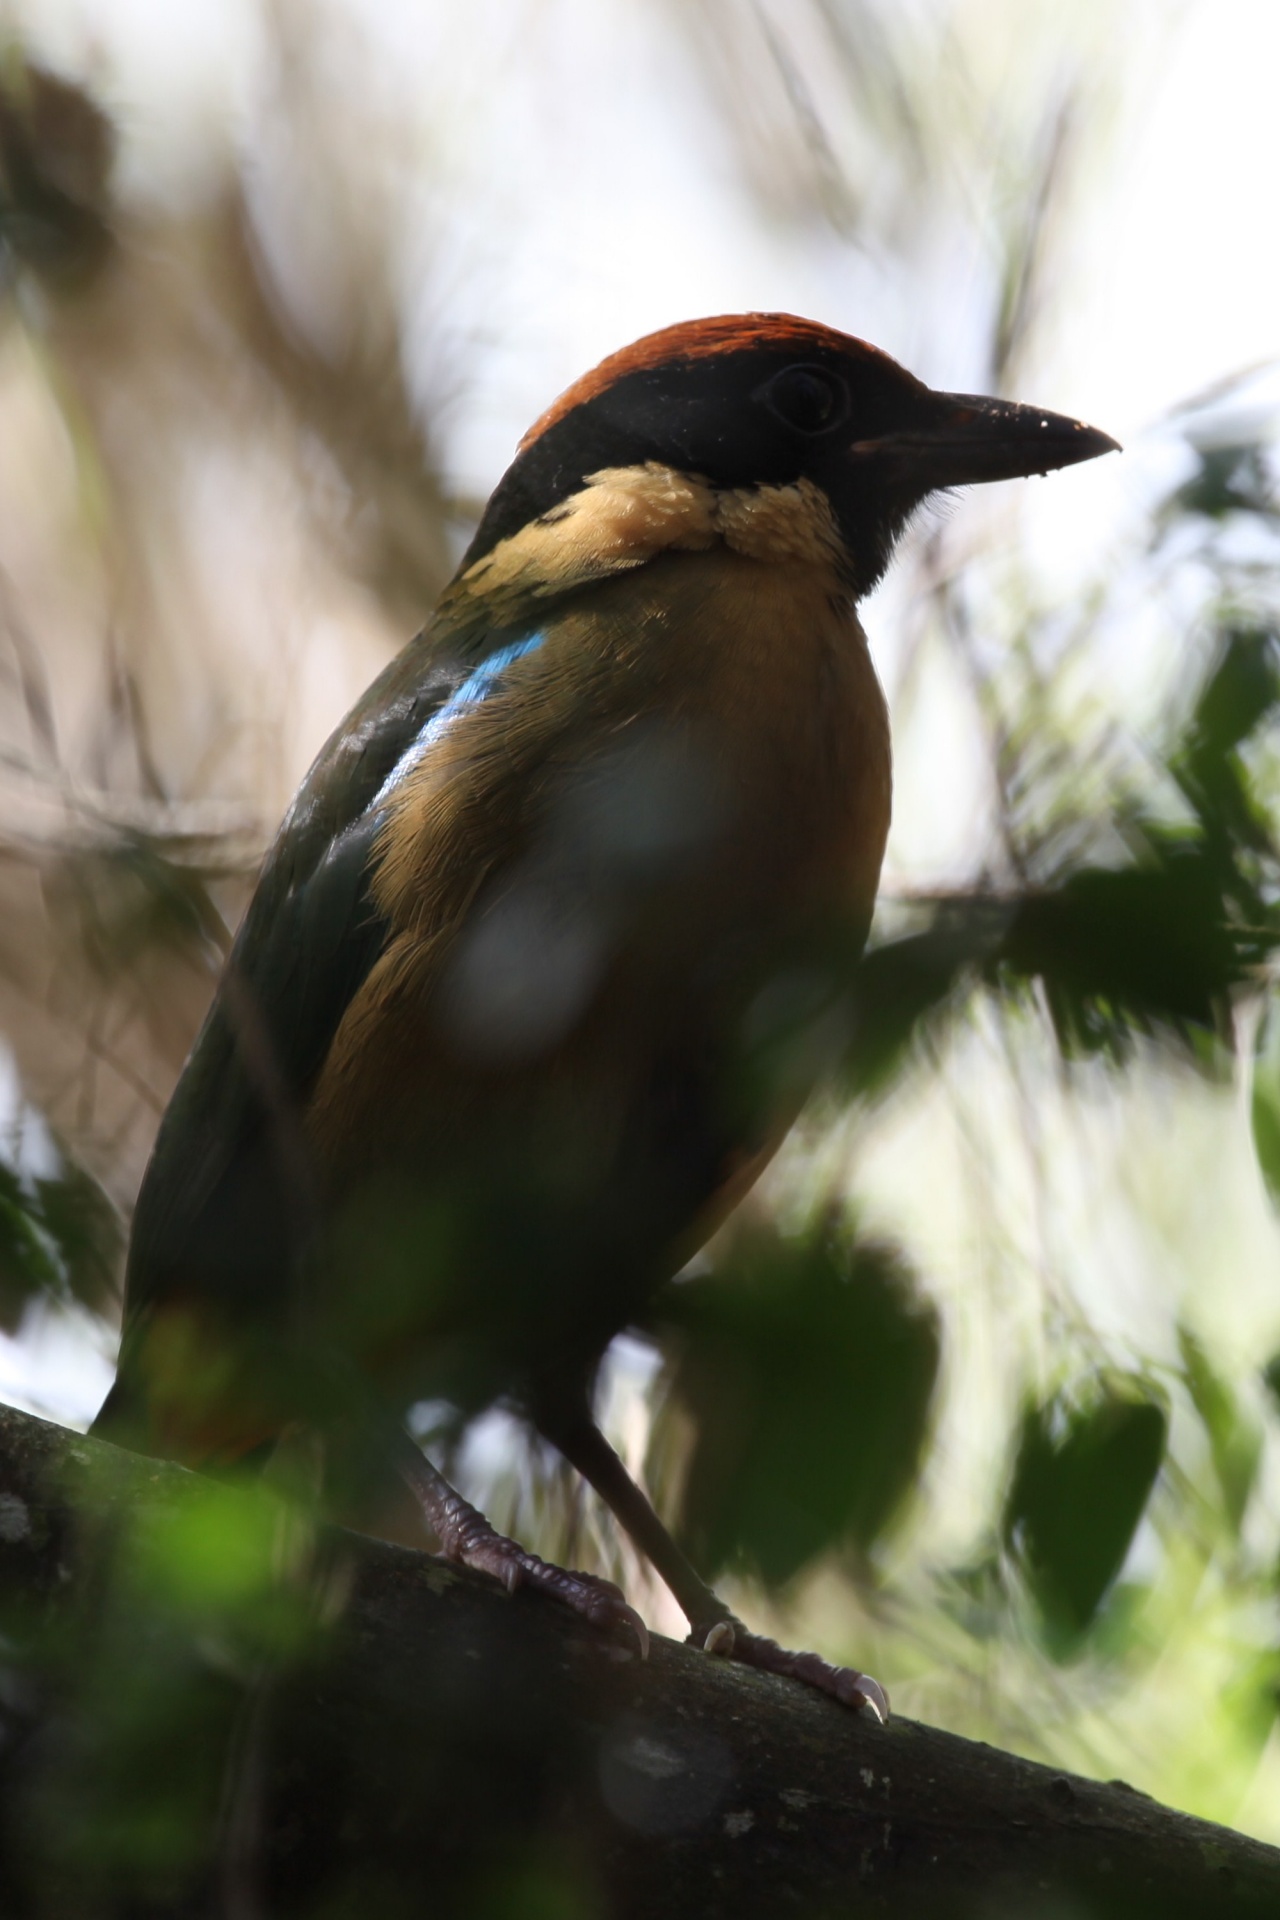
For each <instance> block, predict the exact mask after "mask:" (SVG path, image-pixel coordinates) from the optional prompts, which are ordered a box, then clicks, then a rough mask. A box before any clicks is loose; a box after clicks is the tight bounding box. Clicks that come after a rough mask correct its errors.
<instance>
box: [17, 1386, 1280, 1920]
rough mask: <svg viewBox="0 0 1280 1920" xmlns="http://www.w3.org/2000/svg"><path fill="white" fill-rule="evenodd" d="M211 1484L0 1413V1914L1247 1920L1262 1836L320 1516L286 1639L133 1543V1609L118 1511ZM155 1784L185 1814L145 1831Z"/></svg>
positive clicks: (175, 1505)
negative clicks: (576, 1615)
mask: <svg viewBox="0 0 1280 1920" xmlns="http://www.w3.org/2000/svg"><path fill="white" fill-rule="evenodd" d="M242 1498H244V1499H246V1501H247V1499H248V1497H247V1496H241V1495H238V1494H229V1493H227V1492H226V1491H225V1490H221V1489H216V1488H213V1487H211V1486H210V1484H209V1483H208V1482H205V1481H203V1480H201V1479H199V1478H197V1477H196V1476H194V1475H191V1474H188V1473H185V1472H183V1471H182V1470H181V1469H180V1468H177V1467H169V1466H163V1465H158V1464H157V1463H155V1462H153V1461H144V1460H140V1459H135V1458H133V1457H132V1456H129V1455H125V1454H121V1453H118V1452H117V1451H116V1450H115V1449H112V1448H108V1447H105V1446H102V1445H101V1444H99V1443H97V1442H93V1441H89V1440H85V1439H83V1438H82V1437H81V1436H79V1435H75V1434H69V1433H66V1432H63V1431H62V1430H61V1429H59V1428H56V1427H52V1426H50V1425H48V1424H47V1423H45V1422H42V1421H38V1420H35V1419H32V1418H30V1417H28V1416H26V1415H22V1414H18V1413H15V1412H12V1411H8V1410H3V1409H0V1613H2V1616H3V1621H4V1625H5V1631H6V1634H7V1640H8V1655H7V1658H8V1660H9V1663H10V1672H9V1675H8V1679H7V1683H6V1685H5V1687H4V1689H3V1691H2V1692H0V1731H2V1732H3V1735H4V1739H3V1743H2V1744H0V1794H2V1795H3V1798H2V1801H0V1836H2V1838H3V1843H4V1856H3V1864H2V1866H0V1911H3V1912H4V1914H5V1915H6V1916H10V1915H12V1916H14V1920H26V1916H28V1915H30V1916H32V1920H54V1917H55V1916H56V1920H82V1917H83V1920H117V1917H119V1920H124V1916H129V1917H130V1920H132V1916H134V1915H138V1916H147V1917H148V1920H161V1916H163V1917H164V1920H171V1917H172V1920H177V1917H178V1916H183V1920H185V1916H187V1915H191V1916H193V1920H194V1916H196V1915H199V1916H201V1920H205V1917H206V1916H210V1915H219V1916H220V1915H224V1914H225V1915H227V1916H229V1917H230V1920H266V1916H272V1920H274V1916H276V1915H282V1916H294V1915H297V1916H300V1917H301V1916H307V1917H308V1920H310V1917H311V1916H315V1917H316V1920H321V1916H323V1920H337V1917H338V1916H345V1915H348V1914H350V1915H352V1916H355V1915H357V1914H359V1915H365V1916H370V1920H383V1917H384V1916H386V1917H387V1920H396V1917H397V1916H400V1915H404V1916H409V1915H419V1914H428V1913H430V1914H435V1915H447V1916H452V1915H454V1914H458V1915H462V1916H471V1915H474V1916H476V1920H481V1916H495V1917H496V1916H505V1915H510V1916H511V1917H512V1920H519V1917H521V1916H526V1915H527V1916H530V1920H533V1916H538V1917H539V1920H542V1916H554V1917H555V1920H560V1917H561V1916H563V1920H596V1917H597V1916H598V1917H599V1920H631V1917H632V1916H635V1917H636V1920H639V1917H640V1916H645V1920H719V1917H720V1916H726V1920H753V1917H754V1916H757V1915H759V1916H772V1915H775V1914H776V1915H788V1916H789V1915H797V1916H814V1920H817V1917H818V1916H836V1915H846V1914H847V1915H851V1916H853V1915H861V1914H879V1915H903V1916H907V1915H910V1916H912V1920H916V1917H917V1916H925V1917H926V1920H927V1916H930V1915H934V1914H937V1915H958V1916H970V1915H972V1916H974V1920H977V1916H982V1920H1002V1917H1003V1916H1006V1915H1007V1916H1009V1920H1013V1916H1019V1917H1020V1920H1021V1917H1022V1916H1044V1920H1065V1917H1066V1916H1070V1917H1071V1920H1077V1917H1078V1920H1085V1917H1087V1916H1094V1915H1097V1916H1104V1915H1105V1916H1111V1915H1116V1916H1119V1915H1124V1916H1126V1920H1128V1916H1132V1915H1146V1914H1149V1915H1151V1916H1153V1917H1154V1916H1160V1920H1166V1916H1167V1917H1168V1920H1176V1916H1184V1915H1185V1916H1190V1915H1200V1914H1204V1915H1242V1916H1243V1915H1248V1916H1252V1915H1255V1914H1256V1915H1258V1916H1263V1915H1266V1916H1268V1917H1269V1920H1274V1916H1275V1915H1277V1914H1280V1851H1277V1850H1275V1849H1272V1848H1269V1847H1266V1846H1263V1845H1261V1844H1260V1843H1258V1842H1256V1841H1253V1840H1249V1839H1247V1838H1244V1837H1243V1836H1241V1835H1239V1834H1236V1833H1233V1832H1230V1831H1229V1830H1227V1829H1225V1828H1221V1827H1216V1826H1211V1825H1209V1824H1208V1823H1206V1822H1204V1821H1198V1820H1193V1819H1190V1818H1187V1817H1186V1816H1184V1815H1181V1814H1177V1813H1174V1812H1171V1811H1170V1810H1169V1809H1167V1808H1165V1807H1162V1806H1159V1805H1157V1804H1156V1803H1155V1802H1153V1801H1151V1800H1149V1799H1147V1798H1146V1797H1145V1796H1143V1795H1141V1794H1139V1793H1136V1792H1134V1791H1133V1790H1132V1789H1129V1788H1127V1787H1125V1786H1123V1785H1122V1784H1120V1783H1116V1782H1113V1783H1111V1784H1110V1785H1101V1784H1098V1783H1096V1782H1093V1781H1088V1780H1084V1779H1080V1778H1077V1777H1075V1776H1072V1775H1067V1774H1063V1773H1058V1772H1054V1771H1053V1770H1052V1769H1050V1768H1046V1767H1043V1766H1037V1765H1034V1764H1032V1763H1031V1762H1028V1761H1025V1760H1021V1759H1018V1758H1016V1757H1015V1756H1013V1755H1011V1754H1007V1753H1002V1752H999V1751H997V1750H995V1749H992V1748H990V1747H986V1746H983V1745H979V1744H977V1743H974V1742H971V1741H967V1740H962V1739H958V1738H956V1737H955V1736H954V1735H950V1734H946V1733H943V1732H940V1731H938V1730H936V1729H934V1728H930V1727H925V1726H920V1725H917V1724H916V1723H914V1722H912V1721H909V1720H904V1719H895V1720H893V1721H892V1722H891V1723H890V1725H889V1726H888V1727H886V1728H882V1727H879V1726H877V1725H875V1724H874V1722H871V1721H869V1720H868V1719H867V1718H865V1717H860V1716H854V1715H851V1714H849V1713H848V1712H846V1711H844V1710H843V1709H841V1708H839V1707H837V1706H836V1705H834V1704H833V1703H832V1702H830V1701H828V1700H825V1699H823V1698H820V1697H819V1696H817V1695H815V1694H812V1693H810V1692H808V1691H807V1690H806V1689H804V1688H803V1687H800V1686H797V1685H794V1684H793V1683H790V1682H787V1681H782V1680H776V1679H773V1678H771V1677H769V1676H766V1675H762V1674H755V1673H750V1672H745V1671H743V1670H741V1669H739V1668H736V1667H733V1666H732V1665H729V1664H727V1663H725V1662H722V1661H718V1660H715V1659H712V1658H709V1657H708V1656H706V1655H703V1654H699V1653H695V1652H693V1651H691V1650H690V1649H688V1648H685V1647H682V1646H679V1645H676V1644H674V1643H672V1642H669V1641H664V1640H661V1639H659V1640H656V1641H655V1644H654V1648H653V1653H652V1657H651V1659H650V1660H649V1662H648V1663H647V1664H645V1665H643V1666H642V1665H639V1664H638V1663H636V1662H635V1661H634V1660H631V1659H630V1658H622V1657H617V1656H616V1655H615V1653H614V1651H613V1650H612V1649H610V1648H608V1647H606V1646H604V1645H602V1644H601V1642H600V1641H599V1640H598V1639H597V1638H596V1637H594V1636H593V1635H592V1634H591V1633H590V1632H589V1631H588V1630H586V1629H585V1628H583V1627H582V1626H581V1625H580V1624H579V1623H578V1622H577V1621H576V1620H574V1619H573V1618H571V1617H570V1616H569V1615H567V1614H565V1613H562V1611H561V1610H560V1609H558V1608H557V1607H556V1606H555V1605H554V1604H552V1603H550V1602H545V1601H542V1600H540V1599H538V1598H536V1597H535V1596H532V1595H524V1594H518V1595H516V1596H515V1597H514V1598H509V1597H508V1596H507V1595H506V1594H504V1593H502V1592H501V1591H499V1590H498V1589H497V1588H496V1587H494V1586H493V1585H491V1584H490V1583H488V1582H486V1581H484V1580H483V1579H481V1578H479V1577H477V1576H474V1575H470V1574H466V1573H462V1572H458V1571H455V1570H452V1569H449V1568H446V1567H444V1566H443V1565H442V1564H441V1563H439V1562H438V1561H435V1560H432V1559H431V1558H429V1557H427V1556H424V1555H421V1554H415V1553H412V1552H409V1551H408V1550H406V1549H402V1548H397V1547H392V1546H389V1545H386V1544H384V1543H380V1542H376V1541H368V1540H363V1539H358V1538H356V1537H355V1536H350V1535H344V1534H342V1533H340V1532H337V1531H336V1530H335V1531H333V1532H331V1533H326V1534H325V1535H323V1536H322V1537H321V1539H320V1540H319V1542H318V1543H315V1544H313V1546H312V1548H311V1549H310V1553H309V1558H308V1560H307V1570H306V1575H305V1582H304V1584H305V1585H306V1588H307V1593H308V1602H307V1604H308V1607H309V1616H308V1617H309V1618H310V1619H311V1621H312V1625H313V1631H312V1632H311V1633H310V1634H308V1635H299V1634H297V1633H296V1632H293V1631H292V1630H286V1629H285V1628H283V1627H280V1628H279V1629H278V1630H277V1628H276V1627H273V1626H272V1625H271V1618H272V1616H270V1614H269V1612H268V1613H267V1614H262V1613H261V1612H259V1614H258V1615H257V1616H255V1618H256V1621H257V1624H256V1626H255V1630H254V1636H253V1637H252V1648H253V1651H252V1652H246V1651H245V1648H246V1645H247V1644H248V1643H247V1642H245V1641H244V1639H243V1635H241V1636H240V1637H239V1638H237V1634H236V1633H235V1632H232V1631H230V1630H229V1629H228V1627H227V1624H226V1619H225V1618H224V1617H219V1616H217V1614H216V1611H215V1612H214V1613H210V1612H208V1608H207V1603H205V1602H203V1601H201V1600H200V1599H199V1598H198V1596H197V1599H196V1601H195V1602H194V1603H193V1609H192V1608H191V1607H189V1608H188V1613H187V1614H183V1612H182V1607H183V1605H186V1602H185V1601H183V1600H182V1595H183V1593H186V1592H187V1589H186V1588H184V1587H183V1584H182V1582H183V1580H184V1579H185V1578H186V1573H185V1572H184V1571H183V1569H182V1567H181V1565H180V1566H179V1572H178V1575H177V1576H175V1574H174V1571H173V1565H172V1563H170V1562H164V1561H163V1560H161V1561H155V1562H154V1565H155V1566H156V1567H158V1568H160V1571H159V1572H157V1573H156V1574H155V1576H154V1581H153V1584H159V1585H160V1586H164V1584H165V1582H168V1583H169V1584H170V1586H173V1583H174V1580H175V1578H176V1580H177V1585H176V1587H175V1588H174V1591H175V1592H177V1594H178V1600H177V1601H175V1600H174V1599H173V1594H172V1593H170V1596H169V1602H168V1603H167V1607H168V1610H167V1611H166V1610H165V1608H164V1607H160V1608H159V1610H158V1611H157V1604H156V1601H155V1594H154V1593H153V1592H152V1591H151V1589H150V1587H149V1586H148V1575H147V1572H146V1569H147V1566H148V1565H149V1564H153V1563H151V1562H148V1561H147V1558H146V1555H145V1553H144V1554H143V1555H142V1557H141V1558H139V1557H138V1554H137V1553H136V1552H135V1553H134V1555H133V1557H132V1558H122V1556H121V1550H120V1548H119V1541H120V1539H121V1538H122V1537H123V1535H124V1533H125V1532H126V1531H128V1532H129V1533H130V1537H131V1538H136V1536H137V1525H138V1521H139V1517H141V1518H142V1520H143V1522H144V1523H150V1522H151V1521H153V1520H154V1521H155V1523H156V1524H157V1525H161V1524H163V1525H164V1526H171V1527H176V1528H177V1529H178V1532H177V1534H176V1536H174V1537H176V1538H178V1539H179V1540H185V1541H189V1542H191V1543H192V1544H191V1546H190V1549H189V1551H190V1552H191V1553H192V1554H194V1555H195V1556H196V1557H197V1558H198V1557H199V1554H200V1553H202V1552H207V1550H208V1542H209V1541H210V1540H216V1539H217V1538H226V1537H227V1536H225V1534H224V1535H221V1536H220V1535H218V1534H217V1532H216V1529H215V1531H214V1532H213V1533H210V1532H208V1531H207V1530H205V1531H203V1532H202V1531H201V1528H202V1526H203V1518H202V1516H205V1515H206V1514H207V1513H213V1512H216V1514H217V1515H218V1516H221V1518H220V1520H219V1524H221V1520H222V1519H224V1518H225V1514H226V1512H227V1511H228V1503H230V1507H231V1509H234V1506H235V1502H236V1501H237V1500H240V1499H242ZM246 1510H247V1509H246ZM255 1524H256V1522H255ZM183 1529H187V1531H186V1532H184V1531H183ZM144 1533H145V1527H144ZM202 1542H203V1543H204V1544H203V1545H202V1544H201V1543H202ZM286 1557H287V1556H286ZM166 1568H167V1571H166V1570H165V1569H166ZM187 1571H189V1569H188V1570H187ZM214 1573H215V1584H216V1579H217V1578H222V1580H223V1589H222V1590H224V1591H226V1590H229V1589H228V1588H227V1581H228V1579H229V1578H230V1575H229V1572H228V1569H227V1568H226V1567H222V1568H219V1567H217V1565H216V1564H215V1568H214ZM294 1578H295V1582H296V1579H297V1576H296V1574H295V1576H294ZM232 1584H234V1583H232ZM191 1591H193V1592H194V1591H195V1589H194V1588H193V1589H191ZM189 1597H190V1595H189V1594H188V1598H189ZM202 1607H204V1608H205V1611H204V1612H203V1613H202V1611H201V1609H202ZM175 1608H176V1612H175ZM179 1617H181V1619H182V1620H183V1621H185V1623H186V1624H185V1626H184V1628H183V1631H182V1632H179V1631H178V1630H177V1629H176V1628H175V1626H174V1621H175V1618H179ZM264 1620H265V1621H266V1622H267V1624H266V1626H264V1625H263V1621H264ZM166 1663H168V1664H167V1665H166ZM166 1674H168V1675H169V1680H168V1681H167V1682H166V1679H165V1675H166ZM104 1702H105V1704H104ZM166 1702H167V1703H168V1706H167V1708H166V1704H165V1703H166ZM166 1713H167V1714H168V1717H167V1718H166ZM148 1714H151V1715H152V1716H153V1720H149V1719H148ZM155 1716H158V1717H155ZM140 1729H141V1731H140ZM140 1755H141V1758H140ZM175 1781H178V1782H185V1783H187V1785H185V1786H184V1787H183V1790H182V1794H179V1795H178V1799H179V1801H181V1805H182V1807H183V1808H184V1809H185V1814H184V1820H185V1824H184V1820H178V1821H177V1824H176V1825H171V1826H170V1827H168V1828H166V1827H165V1826H164V1824H163V1822H160V1823H159V1824H157V1825H156V1828H155V1836H154V1837H153V1839H152V1840H151V1842H150V1843H146V1836H147V1833H148V1832H149V1831H150V1830H149V1829H148V1827H147V1817H148V1812H149V1811H150V1812H151V1813H152V1814H155V1810H156V1807H157V1806H163V1805H167V1804H168V1802H167V1800H166V1795H170V1797H172V1793H173V1792H174V1791H176V1789H175V1788H174V1782H175ZM192 1782H194V1783H195V1784H194V1785H191V1783H192ZM183 1795H185V1796H186V1797H185V1798H183ZM193 1809H194V1811H193ZM139 1833H141V1834H142V1836H143V1842H144V1843H145V1844H134V1842H136V1841H137V1838H138V1834H139ZM148 1844H149V1845H150V1851H148Z"/></svg>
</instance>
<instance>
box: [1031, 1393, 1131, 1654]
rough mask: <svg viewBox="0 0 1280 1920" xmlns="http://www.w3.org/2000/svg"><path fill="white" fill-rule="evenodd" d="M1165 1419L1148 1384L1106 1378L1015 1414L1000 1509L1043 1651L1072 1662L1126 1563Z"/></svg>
mask: <svg viewBox="0 0 1280 1920" xmlns="http://www.w3.org/2000/svg"><path fill="white" fill-rule="evenodd" d="M1168 1425H1169V1422H1168V1415H1167V1413H1166V1411H1165V1409H1164V1407H1163V1406H1161V1405H1159V1404H1158V1403H1157V1402H1156V1401H1155V1400H1154V1399H1153V1398H1152V1397H1151V1391H1150V1388H1149V1386H1148V1384H1147V1383H1146V1382H1145V1381H1143V1380H1141V1379H1139V1378H1137V1377H1135V1376H1128V1375H1108V1376H1106V1377H1105V1378H1104V1379H1102V1380H1100V1381H1097V1382H1095V1383H1093V1385H1092V1387H1091V1389H1090V1390H1089V1391H1088V1393H1087V1394H1086V1395H1085V1396H1083V1397H1077V1398H1073V1399H1072V1400H1068V1399H1067V1398H1066V1397H1065V1396H1062V1395H1059V1396H1057V1397H1056V1398H1054V1399H1052V1400H1050V1401H1049V1402H1047V1403H1046V1404H1045V1405H1042V1406H1031V1407H1028V1408H1027V1410H1026V1412H1025V1413H1024V1415H1023V1419H1022V1427H1021V1432H1020V1435H1019V1439H1018V1447H1017V1453H1016V1457H1015V1462H1014V1469H1013V1477H1012V1480H1011V1482H1010V1486H1009V1492H1008V1495H1007V1498H1006V1501H1005V1509H1004V1521H1003V1528H1004V1537H1005V1541H1006V1543H1007V1544H1008V1545H1009V1546H1010V1547H1011V1548H1012V1550H1013V1552H1014V1553H1015V1555H1016V1556H1017V1558H1018V1561H1019V1562H1020V1564H1021V1567H1022V1570H1023V1572H1024V1574H1025V1576H1026V1579H1027V1583H1028V1585H1029V1587H1030V1589H1031V1591H1032V1593H1033V1595H1034V1596H1035V1600H1036V1603H1037V1606H1038V1608H1039V1610H1040V1614H1041V1618H1042V1620H1043V1622H1044V1625H1045V1628H1046V1630H1047V1638H1048V1642H1049V1645H1050V1648H1051V1650H1052V1651H1053V1652H1054V1653H1055V1654H1056V1655H1057V1657H1059V1658H1067V1657H1070V1655H1071V1654H1072V1653H1074V1652H1075V1651H1076V1649H1077V1647H1078V1645H1079V1642H1080V1640H1081V1638H1082V1637H1083V1635H1084V1634H1085V1632H1086V1631H1087V1630H1088V1628H1089V1627H1090V1626H1091V1625H1092V1623H1093V1621H1094V1618H1095V1616H1096V1615H1097V1612H1098V1609H1099V1607H1100V1606H1101V1605H1102V1601H1103V1598H1104V1596H1105V1595H1106V1592H1107V1589H1108V1588H1109V1587H1110V1586H1111V1583H1112V1582H1113V1581H1114V1579H1115V1578H1116V1576H1117V1574H1118V1573H1119V1571H1120V1569H1121V1567H1122V1566H1123V1565H1124V1560H1125V1556H1126V1554H1127V1553H1128V1551H1129V1548H1130V1545H1131V1544H1132V1541H1133V1536H1134V1534H1135V1532H1136V1531H1137V1527H1138V1522H1139V1521H1140V1520H1141V1518H1142V1515H1143V1513H1144V1511H1145V1509H1146V1505H1147V1501H1148V1500H1149V1499H1150V1497H1151V1491H1152V1488H1153V1487H1154V1485H1155V1481H1156V1475H1157V1474H1158V1472H1159V1471H1160V1463H1161V1461H1162V1460H1163V1458H1164V1449H1165V1441H1166V1438H1167V1435H1168Z"/></svg>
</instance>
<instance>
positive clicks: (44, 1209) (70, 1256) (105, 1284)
mask: <svg viewBox="0 0 1280 1920" xmlns="http://www.w3.org/2000/svg"><path fill="white" fill-rule="evenodd" d="M122 1245H123V1233H122V1229H121V1224H120V1219H119V1215H118V1214H117V1213H116V1210H115V1208H114V1207H113V1206H112V1204H111V1201H110V1200H109V1199H108V1198H107V1196H106V1194H105V1193H104V1192H103V1190H102V1188H101V1187H100V1186H99V1185H98V1183H97V1181H96V1180H95V1179H94V1178H93V1177H92V1175H91V1174H89V1173H87V1172H86V1171H85V1169H84V1168H83V1167H80V1166H77V1165H76V1164H75V1163H74V1162H73V1161H71V1160H70V1159H68V1158H66V1157H65V1156H64V1158H63V1163H62V1167H61V1169H60V1171H59V1173H58V1174H57V1175H56V1176H55V1177H50V1178H44V1179H41V1178H33V1177H28V1176H26V1175H25V1174H23V1173H22V1172H21V1171H20V1170H19V1169H17V1168H15V1167H14V1166H12V1165H11V1164H10V1163H8V1162H7V1161H2V1160H0V1327H3V1328H4V1329H5V1330H6V1331H7V1332H13V1331H15V1330H16V1328H17V1327H18V1325H19V1324H20V1322H21V1320H22V1316H23V1314H24V1313H25V1312H26V1310H27V1308H28V1307H29V1306H31V1305H32V1304H33V1303H34V1302H35V1301H36V1300H37V1299H40V1298H54V1299H60V1300H64V1301H65V1300H66V1299H68V1298H72V1299H75V1300H78V1301H80V1302H81V1304H82V1305H84V1306H87V1307H91V1308H97V1309H101V1308H102V1307H103V1306H104V1304H105V1303H106V1301H107V1299H108V1298H109V1297H110V1295H111V1293H112V1291H113V1289H114V1287H115V1283H116V1270H117V1264H118V1261H119V1257H120V1252H121V1248H122Z"/></svg>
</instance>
